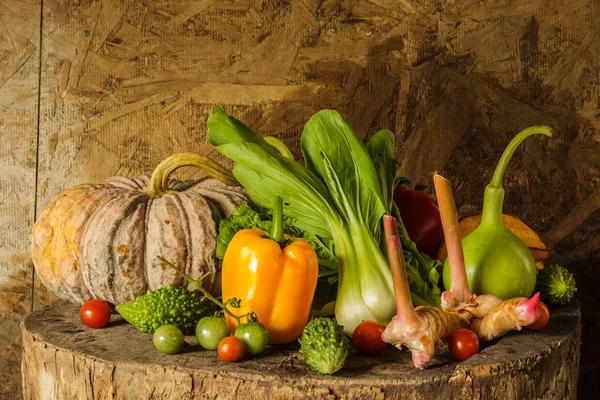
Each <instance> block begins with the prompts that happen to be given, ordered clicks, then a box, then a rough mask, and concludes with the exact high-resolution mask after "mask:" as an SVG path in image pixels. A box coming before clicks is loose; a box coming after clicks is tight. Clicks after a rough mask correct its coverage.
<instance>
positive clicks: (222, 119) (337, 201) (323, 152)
mask: <svg viewBox="0 0 600 400" xmlns="http://www.w3.org/2000/svg"><path fill="white" fill-rule="evenodd" d="M390 134H391V132H389V131H382V132H381V133H380V134H378V135H376V138H375V139H374V140H375V141H373V144H372V145H371V149H372V152H371V154H369V152H368V151H367V149H366V148H365V146H364V145H363V144H362V142H361V140H360V138H359V137H358V135H357V134H356V133H355V132H354V130H353V129H352V128H351V127H350V126H349V125H348V124H347V123H346V121H344V120H343V118H342V117H341V116H340V115H339V114H338V113H337V112H335V111H331V110H324V111H320V112H318V113H317V114H315V115H314V116H313V117H312V118H311V119H310V120H309V121H308V123H307V124H306V126H305V128H304V131H303V133H302V138H301V147H302V151H303V154H304V159H305V162H306V167H305V166H302V165H300V164H299V163H297V162H295V161H294V160H293V159H292V158H291V157H290V155H289V152H287V151H285V150H286V149H284V148H282V147H281V145H280V144H279V143H276V142H273V141H271V143H274V144H276V145H277V148H275V147H273V146H271V145H270V144H269V143H268V142H267V141H265V140H264V139H262V138H261V137H260V136H259V135H257V134H256V133H254V132H252V131H251V130H250V129H249V128H247V127H245V126H244V125H243V124H242V123H241V122H239V121H238V120H236V119H235V118H232V117H229V116H227V114H226V113H225V112H224V111H223V110H222V109H220V108H218V107H217V108H215V110H214V113H213V114H212V115H211V116H210V117H209V120H208V138H209V141H210V143H211V144H213V145H214V146H215V147H216V148H217V150H218V151H219V152H221V153H222V154H224V155H225V156H227V157H229V158H231V159H233V160H234V161H235V165H234V168H233V174H234V175H235V177H236V178H237V180H238V181H239V182H240V183H241V184H242V185H243V186H244V187H245V188H246V190H247V191H248V193H249V194H250V196H251V197H252V199H253V200H254V202H256V203H257V204H259V205H261V206H262V207H265V208H269V207H270V206H271V199H272V198H273V197H274V196H276V195H280V196H281V197H282V198H283V201H284V213H285V215H286V216H288V217H290V218H291V219H293V221H294V224H295V226H297V227H298V228H300V229H301V230H302V231H306V232H308V233H310V234H312V235H316V236H318V237H319V238H322V239H325V240H326V239H332V240H333V243H334V248H335V255H336V258H337V264H338V277H339V283H338V297H337V301H336V318H337V320H338V322H340V323H341V324H342V325H343V326H344V327H345V329H346V332H347V333H349V334H351V333H352V331H353V330H354V328H355V327H356V326H357V325H358V324H359V323H360V322H361V321H363V320H374V321H377V322H379V323H380V324H382V325H384V324H386V323H387V322H389V320H390V319H391V318H392V316H393V315H394V314H395V312H396V305H395V301H394V296H393V287H392V279H391V274H390V270H389V266H388V263H387V260H386V258H385V256H384V253H383V252H382V248H383V247H381V246H382V243H383V240H382V236H383V234H382V228H381V218H382V216H383V215H384V214H386V213H390V212H393V210H391V209H390V208H391V207H393V201H392V200H391V198H392V191H393V189H394V185H395V184H396V183H397V182H398V180H399V179H401V177H398V178H397V177H396V165H397V161H396V160H395V159H394V158H393V144H394V143H393V135H391V136H390ZM380 154H381V155H382V156H381V157H380V156H379V155H380ZM372 157H373V158H374V159H375V164H374V161H373V160H372ZM376 165H377V167H376ZM384 192H385V195H384ZM406 238H408V236H406ZM407 240H408V239H407ZM410 243H412V242H410V241H409V240H408V242H407V244H410ZM327 247H328V248H331V247H329V246H327ZM413 247H414V244H413ZM383 249H384V248H383ZM415 251H416V248H415ZM413 258H414V259H415V260H416V261H415V262H416V265H415V262H412V263H409V265H410V266H411V267H412V269H414V271H411V272H413V273H412V275H411V276H412V277H413V279H412V280H411V283H412V286H411V289H414V290H415V297H413V299H414V301H415V305H425V304H429V305H439V289H438V288H437V286H436V284H437V281H435V282H433V281H434V280H435V278H436V276H435V274H434V273H432V272H431V271H432V265H435V264H432V263H431V262H429V263H428V262H427V261H426V259H424V258H423V257H422V256H421V255H420V253H418V251H417V253H416V254H413ZM434 289H437V297H436V291H435V290H434Z"/></svg>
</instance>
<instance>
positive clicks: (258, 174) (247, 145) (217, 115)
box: [208, 107, 335, 238]
mask: <svg viewBox="0 0 600 400" xmlns="http://www.w3.org/2000/svg"><path fill="white" fill-rule="evenodd" d="M208 138H209V141H210V143H212V144H213V145H214V146H216V148H217V150H219V152H221V153H222V154H223V155H225V156H226V157H229V158H231V159H232V160H234V161H235V162H236V164H235V165H234V168H233V174H234V176H235V177H236V179H237V180H238V181H239V182H240V183H241V184H242V185H243V186H244V187H245V188H246V190H247V191H248V194H249V195H250V197H252V200H254V202H255V203H257V204H259V205H260V206H262V207H265V208H271V206H272V204H271V203H272V201H273V198H275V196H281V197H282V198H283V202H284V214H285V215H287V216H289V217H292V218H294V219H295V220H296V221H297V225H298V227H299V228H301V229H302V230H307V231H309V232H312V233H314V234H316V235H319V236H321V237H325V238H328V237H331V233H330V231H329V230H328V229H327V227H328V218H327V215H328V213H329V214H331V212H332V204H333V200H332V199H331V196H330V195H329V192H328V191H327V187H326V186H325V185H324V184H323V182H322V181H321V180H320V179H319V178H318V177H317V176H315V174H314V173H312V172H311V171H309V170H308V169H307V168H305V167H304V166H302V165H300V164H298V163H297V162H296V161H294V160H293V159H290V158H289V157H287V156H286V155H282V154H281V153H280V152H279V150H277V149H276V148H275V147H273V146H271V145H270V144H268V143H267V142H266V141H265V140H264V139H263V138H261V137H260V136H259V135H258V134H256V133H255V132H253V131H252V130H250V129H249V128H247V127H246V126H245V125H243V124H242V123H241V122H239V121H238V120H236V119H235V118H233V117H229V116H228V115H227V114H225V111H223V110H222V109H221V108H219V107H216V108H215V110H214V112H213V114H211V115H210V117H209V118H208ZM334 215H335V214H334Z"/></svg>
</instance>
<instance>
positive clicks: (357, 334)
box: [352, 321, 387, 354]
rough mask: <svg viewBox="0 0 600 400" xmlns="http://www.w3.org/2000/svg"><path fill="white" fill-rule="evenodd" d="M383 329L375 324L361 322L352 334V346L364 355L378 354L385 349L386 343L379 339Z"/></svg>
mask: <svg viewBox="0 0 600 400" xmlns="http://www.w3.org/2000/svg"><path fill="white" fill-rule="evenodd" d="M382 333H383V328H382V327H381V325H379V324H378V323H377V322H373V321H363V322H361V323H360V324H358V326H357V327H356V329H354V333H353V334H352V341H353V342H354V346H356V348H357V349H358V351H360V352H361V353H364V354H379V353H381V352H382V351H383V349H385V347H386V346H387V343H386V342H384V341H383V340H382V339H381V334H382Z"/></svg>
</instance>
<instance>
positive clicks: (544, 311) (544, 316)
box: [526, 301, 550, 330]
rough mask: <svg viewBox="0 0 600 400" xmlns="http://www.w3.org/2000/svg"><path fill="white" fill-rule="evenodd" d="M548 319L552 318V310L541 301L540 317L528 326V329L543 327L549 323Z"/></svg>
mask: <svg viewBox="0 0 600 400" xmlns="http://www.w3.org/2000/svg"><path fill="white" fill-rule="evenodd" d="M548 320H550V310H548V306H547V305H545V304H544V303H542V302H541V301H540V317H539V318H538V319H537V321H535V322H534V323H533V324H531V325H528V326H526V328H528V329H534V330H538V329H542V328H543V327H545V326H546V325H548Z"/></svg>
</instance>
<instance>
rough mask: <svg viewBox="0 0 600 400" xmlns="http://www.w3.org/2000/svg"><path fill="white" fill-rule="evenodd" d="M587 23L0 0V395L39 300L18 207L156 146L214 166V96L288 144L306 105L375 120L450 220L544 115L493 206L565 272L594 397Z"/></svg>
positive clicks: (544, 13) (537, 1) (526, 9)
mask: <svg viewBox="0 0 600 400" xmlns="http://www.w3.org/2000/svg"><path fill="white" fill-rule="evenodd" d="M599 22H600V4H599V3H598V1H594V0H529V1H528V0H525V1H521V0H512V1H509V0H505V1H487V2H484V3H482V2H477V1H467V0H455V1H441V0H439V1H431V2H422V1H412V0H406V1H392V0H371V1H366V0H355V1H344V2H341V1H323V2H322V1H316V0H294V1H235V2H234V1H210V0H200V1H152V0H147V1H132V0H70V1H67V0H62V1H54V0H52V1H43V3H42V4H40V2H39V1H34V0H30V1H29V2H27V1H25V2H24V1H16V0H15V1H11V0H0V37H1V38H2V40H1V41H0V46H2V47H1V48H2V56H3V57H2V58H1V61H0V62H1V64H0V65H1V67H0V94H1V96H0V107H1V111H0V112H1V115H0V129H1V132H2V139H3V146H2V147H1V148H0V154H2V157H1V161H0V162H1V168H2V174H0V185H1V188H2V189H3V190H2V191H1V192H0V193H1V194H0V196H1V198H2V201H1V202H0V210H1V211H2V213H0V228H1V229H0V248H1V250H0V323H1V325H2V328H3V329H2V330H0V382H7V383H6V384H4V385H0V397H17V396H18V394H19V381H20V378H19V357H20V349H19V339H18V334H17V327H18V323H19V321H20V319H21V318H22V316H23V315H24V314H26V313H27V312H28V311H30V310H32V309H35V308H38V307H40V306H43V305H45V304H47V303H48V302H49V301H51V300H52V299H53V298H54V297H53V295H51V294H49V293H48V292H47V291H46V290H45V289H44V287H43V286H41V285H40V283H39V280H38V279H37V278H36V277H35V275H34V274H33V272H32V265H31V261H30V259H29V256H28V252H29V245H30V239H29V232H30V230H31V227H32V224H33V222H34V220H35V217H36V216H37V215H39V213H40V212H41V210H42V209H43V207H44V206H45V205H46V204H47V203H48V201H49V200H50V199H51V198H52V197H53V196H54V195H56V194H57V193H58V192H60V191H61V190H63V189H65V188H68V187H71V186H73V185H75V184H78V183H82V182H99V181H101V180H102V179H104V178H106V177H108V176H111V175H127V176H136V175H139V174H147V173H149V172H150V171H151V169H152V168H153V167H154V166H155V165H156V164H157V163H158V162H159V161H160V160H161V159H162V158H164V157H166V156H167V155H169V154H171V153H173V152H177V151H196V152H200V153H203V154H207V155H209V156H212V157H215V158H217V159H219V160H220V161H222V162H223V163H225V164H227V162H226V160H223V159H222V158H220V157H219V155H218V154H217V153H216V152H215V151H214V150H213V149H211V148H210V146H209V145H208V144H207V142H206V118H207V116H208V113H209V112H210V110H211V108H212V106H213V105H215V104H220V105H223V106H225V108H226V109H227V111H228V112H230V113H233V114H235V115H236V116H237V117H238V118H239V119H241V120H242V121H244V122H246V123H247V124H248V125H250V126H252V127H253V128H254V129H256V130H257V131H259V132H260V133H262V134H265V135H267V134H268V135H275V136H278V137H280V138H281V139H282V140H284V142H286V143H287V144H288V145H289V146H290V147H291V148H292V149H293V152H294V155H295V156H297V157H299V156H300V152H299V150H298V137H299V133H300V132H301V130H302V126H303V124H304V122H305V121H306V120H307V119H308V118H309V117H310V115H312V113H314V112H315V111H317V110H319V109H321V108H325V107H328V108H335V109H337V110H338V111H340V112H341V113H342V115H344V116H345V117H346V119H347V120H348V121H349V122H350V123H351V124H352V125H353V126H354V127H355V129H356V130H357V131H358V132H359V133H360V134H361V135H363V136H364V137H365V138H366V137H368V136H369V135H370V134H372V133H373V132H374V131H375V130H377V129H380V128H390V129H392V130H394V131H395V132H396V135H397V138H398V142H399V144H400V146H399V148H398V149H397V150H398V156H399V157H400V159H401V160H402V162H403V169H404V172H406V173H407V174H408V175H409V176H410V177H411V178H412V179H413V180H414V181H419V180H422V179H424V180H430V177H431V173H432V172H433V171H435V170H437V171H441V172H442V173H443V174H444V175H445V176H447V177H448V178H450V179H451V180H452V182H453V184H454V189H455V194H456V197H457V203H458V205H459V209H460V212H461V213H462V214H463V215H467V214H470V213H473V212H476V211H477V210H479V209H480V207H481V195H482V191H483V187H484V185H485V183H486V182H487V181H489V179H490V178H491V175H492V171H493V168H494V166H495V163H496V161H497V160H498V158H499V156H500V154H501V152H502V150H503V148H504V146H505V145H506V144H507V143H508V141H509V140H510V138H511V136H512V135H514V134H515V133H516V132H518V131H519V130H521V129H522V128H524V127H526V126H528V125H533V124H547V125H551V126H552V127H553V128H554V129H555V136H554V137H553V138H552V139H539V138H535V139H529V140H528V141H527V142H526V143H525V144H524V145H523V146H522V147H521V148H520V150H519V151H518V152H517V154H516V155H515V157H514V159H513V160H512V162H511V164H510V166H509V169H508V171H507V179H506V186H505V188H506V189H507V199H506V205H505V211H506V212H508V213H511V214H515V215H518V216H520V217H521V218H522V219H524V220H525V221H526V222H527V223H528V224H530V225H531V226H532V227H534V228H535V229H536V230H538V231H539V233H540V235H541V237H542V239H543V240H545V241H546V243H547V244H548V245H549V247H550V248H551V249H552V251H553V257H554V258H555V259H558V260H560V261H561V262H563V263H566V264H568V265H569V268H571V269H572V270H574V271H575V272H576V278H577V279H578V282H579V286H580V292H579V293H578V295H579V296H578V297H579V299H580V301H581V303H582V307H583V311H584V336H583V341H584V343H583V346H584V347H583V357H582V360H583V362H582V365H581V368H582V369H581V372H582V378H581V382H580V383H581V385H580V389H581V391H582V392H583V391H588V390H589V391H590V392H589V393H591V390H593V389H597V388H598V384H599V383H598V380H597V379H595V378H594V377H595V376H597V374H598V371H599V370H600V359H599V358H598V355H596V354H597V353H599V352H600V343H599V342H598V339H597V337H598V336H599V335H600V328H598V326H597V318H598V316H599V314H600V311H598V310H600V308H599V307H598V302H599V300H600V296H599V295H598V294H597V287H598V285H599V284H600V273H599V272H598V270H597V269H596V267H597V265H598V261H599V260H600V251H599V249H598V248H599V246H598V237H599V233H600V223H599V219H598V216H600V211H598V209H599V208H600V194H599V192H598V186H599V185H600V182H599V178H600V134H599V128H600V34H599V32H600V23H599ZM40 32H41V35H40ZM38 109H39V118H38ZM227 165H229V164H227ZM184 174H185V175H186V176H198V175H199V173H198V172H195V171H186V172H184ZM595 353H596V354H595Z"/></svg>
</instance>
